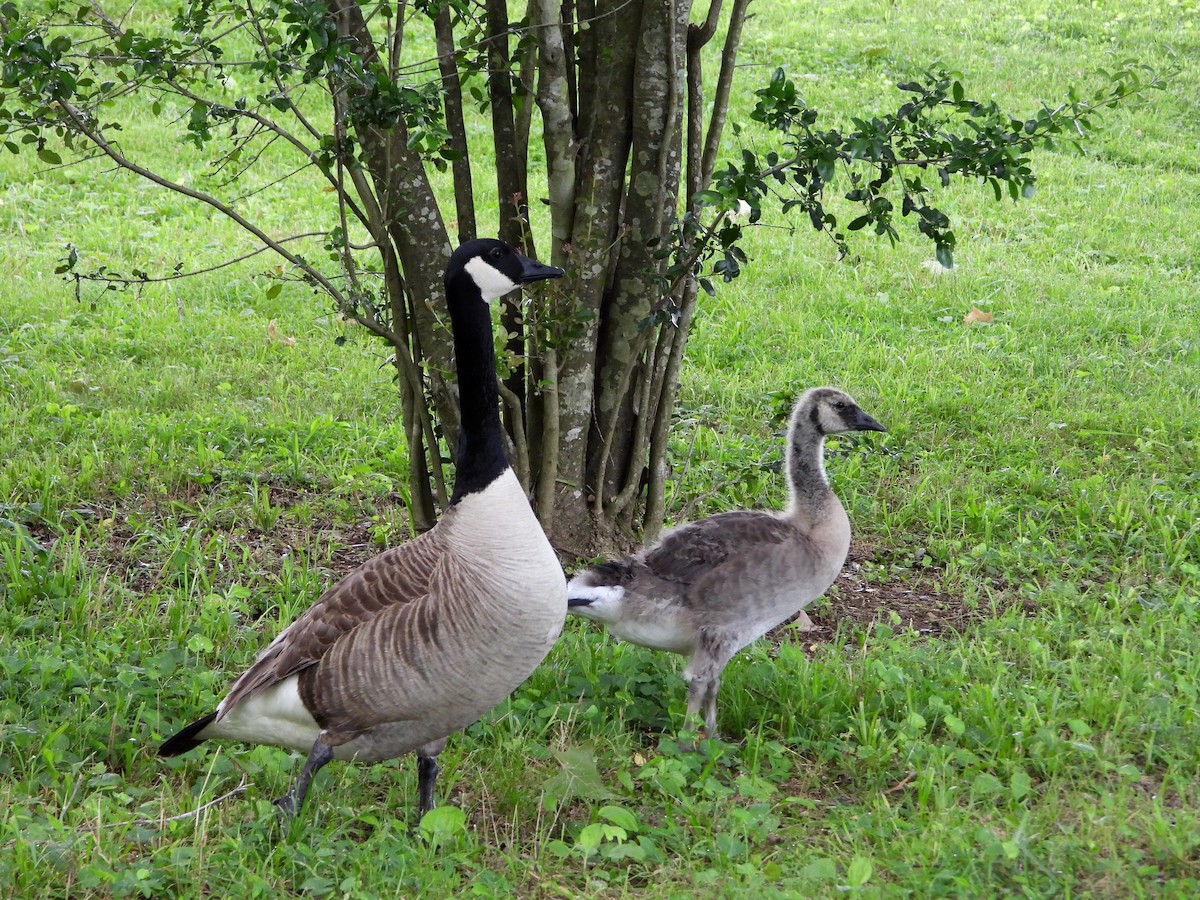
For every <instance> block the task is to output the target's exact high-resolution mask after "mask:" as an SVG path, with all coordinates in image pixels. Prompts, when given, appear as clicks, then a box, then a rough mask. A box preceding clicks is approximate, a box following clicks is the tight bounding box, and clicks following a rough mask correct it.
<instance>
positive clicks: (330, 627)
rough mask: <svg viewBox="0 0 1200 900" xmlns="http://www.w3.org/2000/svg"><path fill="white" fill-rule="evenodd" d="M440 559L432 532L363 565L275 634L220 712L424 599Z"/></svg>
mask: <svg viewBox="0 0 1200 900" xmlns="http://www.w3.org/2000/svg"><path fill="white" fill-rule="evenodd" d="M444 556H445V546H444V541H443V540H442V539H441V537H440V536H439V529H436V528H435V529H433V530H431V531H427V532H425V534H422V535H420V536H419V537H417V538H416V539H415V540H412V541H409V542H408V543H407V544H402V545H401V546H399V547H393V548H391V549H390V550H385V551H384V552H383V553H380V554H379V555H378V556H375V557H372V558H371V559H369V560H367V561H366V562H365V563H363V564H362V565H361V566H359V567H358V568H357V569H355V570H354V571H353V572H351V573H350V574H349V575H347V576H346V577H345V578H343V579H342V580H341V581H339V582H337V584H334V585H333V586H331V587H330V588H329V589H328V590H326V591H325V593H324V594H322V595H321V596H320V597H319V598H318V599H317V601H316V602H315V603H314V604H313V605H312V606H310V607H309V608H308V609H307V610H306V611H305V612H304V613H303V614H302V615H301V616H300V617H299V618H298V619H296V620H295V621H294V622H292V624H291V625H289V626H288V627H287V628H285V629H284V630H283V631H282V632H280V633H279V635H278V636H277V637H276V638H275V640H274V641H272V642H271V644H270V645H269V646H268V647H267V649H266V650H264V651H263V652H262V654H261V655H260V656H259V657H258V659H256V660H255V661H254V664H253V665H251V666H250V668H249V669H247V670H246V671H245V672H244V673H242V675H241V676H240V677H239V678H238V679H237V680H236V681H235V682H234V683H233V685H232V686H231V687H230V689H229V693H228V695H226V697H225V699H224V700H222V701H221V706H220V710H221V712H222V713H224V711H225V710H228V709H232V708H233V707H234V706H236V705H237V704H238V703H240V702H241V701H242V700H244V699H246V698H247V697H249V696H250V695H252V694H255V693H257V692H259V691H261V690H263V689H264V688H267V687H270V686H271V685H273V684H275V683H277V682H279V681H282V680H283V679H285V678H287V677H289V676H291V675H294V674H296V673H297V672H299V671H300V670H302V669H305V668H307V667H308V666H311V665H313V664H314V663H316V662H318V661H319V660H320V659H321V657H322V656H324V655H325V654H326V653H327V652H328V651H329V648H330V647H332V646H333V645H334V643H335V642H336V641H337V640H338V639H339V638H341V637H342V636H343V635H345V634H347V633H348V632H350V631H352V630H353V629H355V628H357V627H358V626H359V625H361V624H363V623H364V622H368V621H370V620H371V619H372V618H374V617H375V616H377V615H379V614H380V612H381V611H383V610H385V609H387V608H388V607H392V606H395V605H396V604H401V603H404V604H406V603H410V602H412V601H413V600H417V599H419V598H421V597H423V596H425V594H426V593H427V592H428V588H429V582H430V579H431V577H432V576H433V573H434V571H435V570H436V568H437V566H438V563H439V561H440V560H442V559H443V558H444Z"/></svg>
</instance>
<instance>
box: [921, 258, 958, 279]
mask: <svg viewBox="0 0 1200 900" xmlns="http://www.w3.org/2000/svg"><path fill="white" fill-rule="evenodd" d="M921 268H922V269H928V270H929V271H930V272H932V273H933V274H934V275H949V274H950V273H951V272H953V271H954V270H953V269H947V268H946V267H945V266H943V265H942V264H941V263H940V262H938V261H937V260H936V259H927V260H925V262H923V263H921Z"/></svg>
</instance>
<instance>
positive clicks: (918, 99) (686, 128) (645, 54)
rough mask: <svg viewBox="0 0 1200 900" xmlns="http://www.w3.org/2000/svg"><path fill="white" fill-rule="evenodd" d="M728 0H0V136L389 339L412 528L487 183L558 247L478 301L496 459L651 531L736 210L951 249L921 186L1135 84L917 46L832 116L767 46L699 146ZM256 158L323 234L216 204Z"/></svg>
mask: <svg viewBox="0 0 1200 900" xmlns="http://www.w3.org/2000/svg"><path fill="white" fill-rule="evenodd" d="M748 7H749V0H730V2H729V3H725V2H723V0H709V2H708V5H707V7H706V8H700V9H693V6H692V3H691V2H690V0H528V3H527V5H524V6H522V7H521V8H520V9H519V10H517V12H516V13H515V14H514V11H513V9H514V7H513V5H512V4H510V3H508V2H506V0H477V2H470V0H440V2H439V0H416V2H413V3H411V4H410V3H408V2H406V0H395V2H390V0H379V2H370V0H361V2H360V0H179V8H178V9H177V10H176V12H175V15H174V18H173V19H168V20H167V22H166V25H161V24H160V26H159V27H158V29H157V30H153V31H152V30H148V29H147V28H134V27H132V26H128V25H126V24H125V23H124V20H123V19H122V18H121V17H120V16H119V15H118V14H117V13H118V10H117V7H115V6H114V7H113V8H112V9H109V8H108V4H107V3H105V2H103V0H91V2H82V0H46V2H38V0H33V2H29V3H26V2H22V3H21V5H20V7H18V6H17V5H16V4H15V3H13V2H3V3H0V41H2V58H0V64H2V65H3V69H2V72H0V92H2V93H0V135H2V136H3V138H4V140H5V143H6V146H7V147H8V148H9V149H10V150H12V151H14V152H16V151H19V150H21V149H23V148H24V149H30V150H34V151H36V152H37V153H38V154H39V155H40V156H41V157H42V159H43V160H45V161H46V162H47V163H49V164H55V165H56V164H60V163H61V162H62V160H63V154H64V153H65V154H67V156H68V157H69V158H72V157H78V158H84V157H89V156H97V155H100V156H103V157H106V158H107V159H108V160H109V161H111V162H113V163H115V164H116V165H118V166H119V167H121V168H123V169H126V170H129V171H130V172H134V173H136V174H137V175H139V176H142V177H144V178H146V179H149V180H151V181H153V182H155V183H157V184H158V185H161V186H162V187H164V188H166V189H169V190H172V191H176V192H178V193H179V194H183V195H185V196H187V197H190V198H192V199H193V200H195V201H196V202H200V203H207V204H210V205H211V206H212V207H214V208H215V209H217V210H219V211H220V212H221V213H223V214H224V215H226V216H228V217H229V218H230V219H232V220H233V221H234V222H236V223H237V224H238V225H239V226H241V227H242V228H244V229H245V230H246V231H248V232H250V233H251V234H252V235H253V236H254V237H255V238H256V239H257V241H258V242H260V244H261V247H262V248H265V249H268V250H270V251H273V252H274V253H276V254H278V256H280V257H282V259H283V260H284V261H285V262H286V268H285V273H286V275H288V276H290V277H296V278H301V279H303V280H304V281H306V282H308V283H309V284H310V285H312V286H313V287H314V288H315V289H316V290H317V291H318V292H320V293H322V294H324V295H325V296H327V297H328V298H329V299H330V300H331V301H332V302H333V303H334V304H335V305H336V307H337V309H338V310H339V311H340V312H341V313H342V314H343V315H345V316H346V317H348V318H349V319H352V320H354V321H356V322H358V323H359V324H361V325H362V326H363V327H364V328H365V329H367V330H368V331H369V332H371V333H372V334H374V335H376V336H378V337H379V338H381V339H383V340H384V341H386V342H388V343H389V344H390V345H391V348H392V350H393V353H394V360H395V366H396V370H397V372H398V376H399V377H398V384H399V399H400V402H401V405H402V407H403V414H404V422H405V425H406V429H407V434H408V439H409V443H410V450H411V467H410V468H411V474H410V484H409V494H410V496H411V503H412V516H413V521H414V524H415V525H416V527H417V528H425V527H428V526H430V525H431V524H432V523H433V521H434V519H435V516H436V513H437V509H438V507H439V506H440V505H441V504H444V503H445V501H446V497H447V492H446V489H445V482H446V478H445V476H444V474H443V469H444V468H445V466H446V465H447V463H449V462H450V460H449V455H450V448H453V447H454V446H455V436H456V431H457V420H456V415H457V413H456V403H455V401H454V392H453V385H452V384H451V383H449V382H448V380H447V373H449V372H450V371H452V366H451V354H452V349H451V343H450V341H449V337H448V333H447V331H446V328H445V325H444V321H445V317H444V316H443V315H442V308H443V302H444V301H443V298H442V291H441V284H440V277H441V272H442V269H443V266H444V264H445V262H446V260H447V258H448V255H449V253H450V250H451V244H452V243H455V242H457V241H458V240H462V239H467V238H471V237H474V236H475V235H476V231H477V226H476V212H477V201H476V192H477V190H478V189H479V188H480V186H481V185H482V184H483V182H484V179H487V180H489V181H491V180H493V179H494V191H495V196H496V197H498V198H499V208H500V214H499V235H498V236H499V237H501V238H502V239H504V240H507V241H509V242H511V243H513V244H517V245H522V246H524V247H525V248H526V249H527V250H528V251H529V252H531V253H534V254H537V255H538V256H540V257H541V258H543V259H544V260H546V261H549V262H553V263H555V264H558V265H561V266H564V267H565V268H566V269H567V271H568V277H567V278H566V279H563V280H562V281H561V282H557V283H555V284H553V285H549V286H546V287H544V288H541V289H539V290H537V291H534V292H532V293H533V296H532V297H529V298H527V299H526V302H525V303H519V304H512V305H509V306H507V307H505V308H504V311H503V314H502V323H503V327H504V330H505V336H506V337H505V339H506V340H507V349H508V351H509V352H508V353H506V354H503V355H502V366H503V367H504V372H503V382H502V388H501V392H502V399H503V404H504V407H505V410H506V423H507V426H508V430H509V434H510V436H511V441H512V443H511V450H512V456H513V460H514V463H515V466H516V468H517V471H518V472H519V474H520V477H521V478H522V480H523V482H524V483H525V484H526V486H527V488H528V490H529V492H530V495H531V497H532V498H533V501H534V504H535V508H536V510H537V512H538V514H539V516H540V517H541V519H542V522H543V524H544V525H545V527H546V528H547V530H548V532H549V533H550V534H551V536H552V537H553V538H554V540H555V541H556V542H557V543H558V544H559V545H560V546H562V547H564V548H569V549H572V550H575V551H587V550H591V549H594V548H596V547H597V546H599V545H602V544H605V543H610V542H613V541H617V542H620V541H621V540H622V536H630V535H636V534H638V533H639V532H649V533H653V532H654V531H655V530H656V529H657V527H658V525H659V522H660V521H661V519H662V515H663V496H664V483H663V480H664V475H665V472H666V459H665V454H666V447H667V438H668V430H669V427H670V423H671V414H672V409H673V405H674V400H675V395H676V388H677V382H678V372H679V365H680V360H681V358H682V355H683V352H684V349H685V347H686V345H687V339H688V331H689V327H690V324H691V321H692V314H693V310H694V309H695V305H696V302H697V297H698V296H699V295H700V294H701V292H702V291H710V292H711V290H712V289H713V280H714V279H716V280H719V279H722V278H723V279H725V280H729V279H732V278H734V277H736V276H737V274H738V272H739V271H740V266H741V264H742V263H743V262H744V261H745V260H744V256H743V255H742V253H741V251H740V250H739V247H738V241H739V239H740V238H741V235H742V230H743V229H744V228H745V227H748V226H750V225H752V224H753V223H754V222H756V221H757V219H758V217H759V215H760V213H761V210H762V208H763V205H764V203H767V202H778V203H780V204H781V205H782V207H783V209H784V210H785V211H789V210H799V211H800V212H801V213H803V215H804V217H805V220H806V221H808V222H810V223H811V224H812V226H813V227H814V228H815V229H817V230H818V231H822V232H825V233H826V234H827V235H828V236H829V237H830V238H832V240H833V241H834V242H835V243H836V244H837V245H838V246H839V247H840V248H843V249H844V247H845V242H846V240H847V233H848V232H851V231H856V230H859V229H864V228H868V227H869V228H871V229H872V230H873V231H874V232H875V233H877V234H881V235H887V236H888V237H889V238H892V239H894V238H895V237H896V234H897V232H896V223H897V222H898V221H899V219H900V218H905V217H907V218H908V220H909V221H911V222H914V223H915V224H916V225H917V227H918V229H919V230H920V231H921V232H922V233H923V234H925V235H926V236H928V237H929V238H931V239H932V240H933V241H934V243H935V245H936V249H937V254H938V257H939V259H940V260H941V261H942V262H943V263H944V264H946V265H950V264H951V262H952V259H951V254H952V251H953V247H954V234H953V232H952V231H951V229H950V223H949V221H948V220H947V218H946V217H945V215H944V214H942V213H941V212H940V211H939V210H938V209H937V208H936V207H935V206H933V205H931V203H930V197H931V188H933V189H936V188H937V187H939V186H944V185H946V184H948V183H949V181H950V180H951V179H952V178H954V177H955V176H967V177H970V178H977V179H982V180H983V181H986V182H988V183H990V184H991V185H992V186H993V188H994V189H995V191H996V196H997V198H1000V197H1002V196H1003V194H1004V193H1005V192H1008V193H1010V194H1011V196H1012V197H1014V198H1017V197H1019V196H1021V195H1022V194H1027V193H1028V192H1029V191H1031V190H1032V187H1033V182H1034V176H1033V173H1032V172H1031V170H1030V167H1029V155H1030V153H1031V151H1032V150H1033V149H1034V148H1035V146H1039V145H1043V144H1048V143H1050V142H1052V141H1054V140H1055V139H1056V138H1058V137H1060V136H1061V135H1064V134H1067V133H1068V129H1071V130H1077V131H1078V134H1080V135H1082V134H1083V133H1084V130H1085V129H1086V128H1087V127H1089V125H1090V119H1091V117H1092V116H1093V114H1094V113H1095V112H1096V111H1097V110H1100V109H1102V108H1104V107H1107V106H1111V105H1113V104H1115V103H1117V102H1120V101H1121V100H1122V99H1123V98H1125V97H1127V96H1129V95H1131V94H1137V93H1140V92H1142V91H1143V90H1144V89H1145V88H1147V87H1150V86H1156V85H1157V82H1156V81H1154V80H1153V79H1147V78H1145V77H1143V74H1142V72H1141V70H1140V69H1139V68H1138V67H1136V66H1132V65H1126V66H1123V67H1122V68H1121V69H1120V71H1117V72H1115V73H1110V74H1108V75H1107V78H1106V79H1105V82H1104V86H1103V87H1102V88H1101V89H1100V90H1098V91H1097V92H1095V93H1094V94H1092V95H1090V96H1089V97H1087V98H1086V99H1083V98H1080V97H1079V96H1077V95H1076V94H1074V93H1071V94H1069V95H1068V99H1067V100H1066V101H1065V102H1064V103H1063V104H1061V105H1059V106H1057V107H1055V108H1051V107H1048V106H1043V107H1042V108H1041V109H1040V110H1038V111H1037V112H1036V113H1035V114H1034V115H1032V116H1030V117H1027V118H1013V117H1010V116H1008V115H1006V114H1004V113H1002V112H1001V111H1000V110H999V109H998V108H997V107H996V106H995V105H994V104H990V103H989V104H984V103H979V102H976V101H973V100H970V99H967V98H966V97H965V96H964V93H963V88H962V86H961V84H960V83H959V82H958V81H957V80H956V79H955V77H954V76H952V75H950V74H948V73H946V72H943V71H931V72H926V73H923V74H922V76H921V77H920V79H919V80H916V81H913V82H911V83H907V84H902V85H900V86H899V87H900V90H901V91H902V92H903V96H904V100H903V103H902V104H901V105H900V106H899V107H898V108H897V109H896V111H895V112H894V113H891V114H890V115H887V116H882V117H876V118H872V119H870V120H855V121H854V130H853V131H852V132H849V133H842V132H840V131H838V130H834V129H827V130H822V129H820V128H818V114H817V112H816V110H814V109H811V108H809V107H807V106H806V105H805V104H804V102H803V101H802V99H801V98H800V96H799V95H798V93H797V91H796V88H795V86H794V84H793V83H792V82H791V81H790V80H789V79H788V78H787V77H786V75H785V74H784V73H783V71H782V70H780V71H778V72H777V73H776V74H775V76H774V77H773V78H772V79H771V81H770V82H769V83H768V84H766V85H764V86H763V87H762V88H761V89H760V90H759V91H758V92H757V96H758V105H757V107H756V109H755V111H754V113H753V117H754V118H755V119H756V120H757V121H758V122H759V123H761V125H762V126H764V128H763V130H762V133H764V134H773V135H774V136H775V141H774V143H773V146H772V147H771V148H769V149H768V150H766V151H765V152H755V151H750V150H744V151H742V154H741V157H740V158H738V159H735V160H732V161H722V160H721V155H720V154H721V139H722V135H723V132H724V129H725V125H726V114H727V110H728V107H729V100H730V95H731V87H732V84H733V79H734V72H735V61H736V58H737V52H738V46H739V43H740V40H741V35H742V28H743V26H744V24H745V22H746V18H747V9H748ZM123 8H124V7H122V9H123ZM158 21H159V22H160V23H161V22H162V21H163V20H162V19H159V20H158ZM435 48H436V49H435ZM235 72H236V73H237V78H236V85H238V86H236V87H235V86H234V85H235V82H234V81H233V80H231V79H230V78H229V77H228V76H230V75H231V73H235ZM706 72H707V74H706ZM120 98H127V99H126V103H125V105H124V106H121V107H120V108H121V109H122V110H129V109H132V108H136V109H137V110H138V113H139V114H145V115H155V116H172V115H174V116H176V119H175V121H176V122H177V124H178V129H179V132H180V136H181V138H182V139H183V140H186V141H189V142H191V143H193V144H195V145H196V146H197V147H200V148H202V149H204V150H205V151H206V152H208V153H209V154H210V158H211V159H212V162H213V166H212V177H210V178H208V179H207V183H205V184H203V185H202V186H199V187H196V186H192V185H188V184H180V183H175V182H173V181H171V180H170V179H169V178H168V177H166V176H165V175H164V174H163V173H162V172H161V171H156V170H155V169H154V168H153V166H152V164H148V163H146V162H145V161H143V160H140V159H138V158H137V157H136V156H134V155H132V153H131V152H130V151H128V150H127V149H126V147H125V145H124V142H123V141H122V139H121V138H122V133H121V130H120V126H121V124H122V123H121V122H120V121H116V120H114V118H113V116H114V113H113V110H114V109H115V108H116V107H114V105H113V103H112V101H114V100H118V99H120ZM130 98H131V99H132V100H133V101H134V102H133V105H132V106H131V105H130V104H129V102H128V99H130ZM180 108H183V109H184V110H186V114H185V115H183V116H178V110H179V109H180ZM535 113H536V115H535ZM124 114H125V115H126V116H128V115H129V113H124ZM480 121H482V122H483V123H484V125H485V127H484V128H483V129H480V128H479V127H476V128H474V129H473V128H472V125H473V124H476V125H477V124H478V123H479V122H480ZM481 131H482V132H484V133H487V134H489V135H490V139H488V140H480V139H479V137H478V135H479V133H480V132H481ZM472 133H474V134H475V137H474V138H473V139H472V137H471V135H472ZM1070 136H1071V137H1072V138H1073V137H1074V135H1070ZM268 147H269V148H270V152H266V151H267V148H268ZM265 165H271V166H275V167H278V170H279V176H278V177H282V176H283V175H285V174H289V173H290V174H295V173H298V172H301V171H305V170H310V171H315V172H316V173H317V174H318V176H319V178H321V179H323V180H324V181H325V182H326V183H327V186H328V188H329V189H330V190H329V191H328V196H329V197H330V201H329V204H328V221H327V227H326V228H325V229H324V230H323V232H322V234H321V235H320V237H319V243H318V245H317V246H318V248H319V249H317V250H315V251H314V248H312V247H308V248H305V246H304V243H305V241H304V238H305V236H293V235H288V234H277V233H270V232H268V230H266V229H265V228H263V227H261V226H260V225H259V224H257V223H256V222H255V221H254V220H253V219H252V218H250V216H249V215H248V214H247V213H245V212H244V211H243V209H242V207H241V205H239V203H237V202H236V199H235V197H236V191H237V184H238V180H239V178H241V177H242V176H244V175H245V174H246V173H247V172H248V171H249V170H251V169H254V168H256V167H261V166H265ZM443 173H446V174H445V175H443ZM266 180H267V181H268V183H269V182H270V181H271V179H266ZM835 186H836V191H837V193H838V194H840V195H841V196H842V197H844V198H845V199H847V200H849V201H851V203H852V204H857V205H858V206H859V211H858V212H857V213H856V214H855V215H854V216H853V217H852V218H851V219H850V220H849V221H846V222H845V223H844V224H843V223H842V222H839V221H838V219H837V217H836V216H835V215H834V214H833V213H832V212H831V211H830V210H829V209H828V208H827V206H826V200H827V198H828V196H829V195H830V192H831V188H833V187H835ZM488 187H489V191H490V189H491V188H492V187H493V185H488ZM897 212H898V213H899V217H897V215H896V214H897ZM448 219H451V220H452V221H453V223H454V224H453V226H449V225H448V224H447V222H448ZM535 235H541V236H542V240H543V241H545V240H546V238H545V235H549V237H548V246H545V245H544V246H540V247H535V246H534V243H535ZM312 239H313V238H312V236H307V240H309V241H311V240H312ZM84 268H85V267H84V266H82V265H81V264H80V263H79V261H78V259H77V258H76V257H75V255H74V253H73V252H71V253H70V254H69V255H68V257H67V259H66V260H65V261H64V263H63V266H62V267H61V269H62V271H63V272H64V274H65V275H67V276H68V277H73V278H75V279H77V283H78V280H81V279H87V278H92V279H100V280H105V281H107V282H108V283H109V284H120V283H128V282H137V281H142V280H150V279H152V278H155V277H159V276H160V275H162V274H163V273H147V272H134V273H130V274H127V275H120V274H117V273H114V272H111V271H109V270H107V269H105V270H102V271H96V270H92V271H83V270H84ZM176 274H178V273H176ZM167 277H172V276H169V275H168V276H167ZM273 289H277V288H273Z"/></svg>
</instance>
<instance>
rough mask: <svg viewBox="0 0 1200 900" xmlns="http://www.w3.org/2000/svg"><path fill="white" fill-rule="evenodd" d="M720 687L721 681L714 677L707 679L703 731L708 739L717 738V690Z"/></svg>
mask: <svg viewBox="0 0 1200 900" xmlns="http://www.w3.org/2000/svg"><path fill="white" fill-rule="evenodd" d="M720 687H721V679H720V677H719V676H718V675H714V676H713V677H712V678H710V679H708V687H707V688H706V689H705V691H704V730H705V731H706V732H707V733H708V736H709V737H710V738H715V737H717V690H718V688H720Z"/></svg>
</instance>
